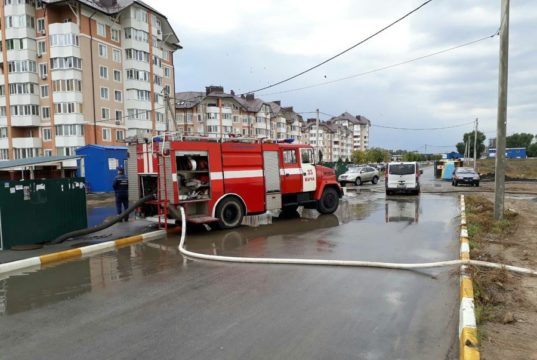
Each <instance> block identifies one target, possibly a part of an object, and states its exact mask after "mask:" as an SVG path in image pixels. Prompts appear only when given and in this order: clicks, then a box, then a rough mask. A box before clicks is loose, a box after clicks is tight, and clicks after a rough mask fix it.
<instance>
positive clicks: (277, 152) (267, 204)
mask: <svg viewBox="0 0 537 360" xmlns="http://www.w3.org/2000/svg"><path fill="white" fill-rule="evenodd" d="M128 175H129V200H131V201H137V200H138V199H140V198H141V197H144V196H146V195H148V194H151V193H155V194H156V197H157V198H156V199H155V200H154V201H150V202H149V203H148V204H147V205H146V206H145V207H144V210H143V212H144V215H145V216H150V217H152V219H155V218H158V219H159V220H158V221H159V222H162V221H165V222H166V224H167V223H168V221H169V220H168V219H167V218H168V214H169V212H168V210H167V209H170V206H171V207H175V208H177V206H178V205H181V206H183V207H184V209H185V212H186V216H187V221H189V222H193V223H216V224H217V225H218V226H219V227H220V228H233V227H236V226H239V225H240V224H241V222H242V218H243V216H245V215H256V214H262V213H265V212H266V211H267V210H276V209H281V210H282V211H284V212H285V211H294V210H296V208H297V207H298V206H300V205H302V206H305V207H307V208H314V209H317V210H318V211H319V212H321V213H323V214H331V213H333V212H335V211H336V210H337V208H338V205H339V198H340V197H341V196H342V193H343V192H342V190H341V187H340V186H339V184H338V182H337V179H336V175H335V171H334V170H333V169H330V168H327V167H324V166H321V165H317V164H315V157H314V149H313V148H312V147H311V146H309V145H297V144H289V143H271V142H267V141H260V140H248V139H243V138H229V139H214V140H213V139H210V138H196V137H178V136H173V135H163V136H160V137H155V138H153V139H151V140H146V141H145V142H143V143H135V144H130V145H129V161H128ZM172 210H173V209H172ZM170 212H171V213H172V214H173V211H170ZM172 222H173V220H172Z"/></svg>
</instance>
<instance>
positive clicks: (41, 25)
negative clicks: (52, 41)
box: [37, 18, 45, 34]
mask: <svg viewBox="0 0 537 360" xmlns="http://www.w3.org/2000/svg"><path fill="white" fill-rule="evenodd" d="M37 32H38V33H40V34H44V33H45V18H39V19H37Z"/></svg>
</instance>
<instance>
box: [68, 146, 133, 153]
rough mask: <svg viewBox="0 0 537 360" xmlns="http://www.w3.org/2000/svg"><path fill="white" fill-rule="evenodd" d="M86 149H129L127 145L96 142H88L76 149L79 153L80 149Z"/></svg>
mask: <svg viewBox="0 0 537 360" xmlns="http://www.w3.org/2000/svg"><path fill="white" fill-rule="evenodd" d="M84 149H97V150H127V147H126V146H114V145H95V144H88V145H84V146H81V147H79V148H78V149H76V152H77V153H78V152H79V151H80V150H84Z"/></svg>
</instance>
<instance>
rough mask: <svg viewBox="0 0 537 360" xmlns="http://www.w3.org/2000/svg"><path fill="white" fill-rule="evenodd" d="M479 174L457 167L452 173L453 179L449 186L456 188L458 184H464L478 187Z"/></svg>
mask: <svg viewBox="0 0 537 360" xmlns="http://www.w3.org/2000/svg"><path fill="white" fill-rule="evenodd" d="M479 180H480V177H479V174H478V173H477V172H476V171H475V170H474V169H473V168H470V167H459V168H456V169H455V171H453V178H452V180H451V185H453V186H458V185H459V184H466V185H472V186H479Z"/></svg>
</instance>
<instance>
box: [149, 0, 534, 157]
mask: <svg viewBox="0 0 537 360" xmlns="http://www.w3.org/2000/svg"><path fill="white" fill-rule="evenodd" d="M148 3H149V4H150V5H151V6H154V7H155V8H157V9H158V10H160V11H161V12H163V13H164V14H173V16H172V15H169V16H168V18H169V20H170V21H171V23H172V26H173V27H174V29H175V30H176V32H177V34H178V36H179V37H180V39H181V42H182V45H183V46H184V49H183V50H180V51H178V52H177V53H176V55H175V58H174V59H175V65H176V88H177V90H178V91H185V90H201V89H203V88H204V87H205V86H206V85H209V84H219V85H223V86H224V87H225V88H226V90H230V89H234V90H235V91H238V92H244V91H248V90H252V89H256V88H260V87H263V86H266V85H269V84H271V83H274V82H276V81H279V80H282V79H283V78H286V77H288V76H290V75H293V74H296V73H298V72H300V71H303V70H304V69H306V68H308V67H310V66H313V65H315V64H317V63H319V62H321V61H323V60H325V59H327V58H328V57H330V56H332V55H334V54H336V53H338V52H340V51H342V50H343V49H346V48H348V47H349V46H351V45H353V44H355V43H356V42H358V41H359V40H361V39H363V38H365V37H366V36H368V35H370V34H372V33H373V32H375V31H377V30H378V29H380V28H382V27H383V26H385V25H387V24H389V23H390V22H392V21H393V20H395V19H397V18H398V17H400V16H402V15H403V14H404V13H406V12H408V11H409V10H411V9H413V8H414V7H416V6H418V5H419V4H420V3H421V2H420V1H414V0H406V1H397V0H384V1H381V2H371V1H360V2H357V1H351V0H341V1H340V0H333V1H331V2H329V3H326V2H321V3H319V2H311V1H305V0H288V1H284V0H274V1H268V0H263V1H256V2H255V3H252V2H249V1H246V0H236V1H233V2H228V3H223V2H219V1H209V0H207V1H203V2H187V3H183V2H172V1H164V0H152V1H151V0H149V1H148ZM536 20H537V8H536V7H535V6H534V1H532V0H517V1H516V2H512V3H511V14H510V58H509V71H510V72H509V96H508V101H509V104H508V125H507V126H508V132H510V133H512V132H521V131H524V132H530V133H537V122H536V121H535V120H536V119H535V117H536V110H537V109H536V107H537V106H536V105H535V104H537V91H535V90H537V70H536V67H535V64H536V63H537V51H536V50H537V43H536V42H535V41H534V40H533V39H534V38H535V36H536V35H537V26H536V25H535V24H537V21H536ZM499 23H500V3H499V2H498V1H494V2H490V1H488V0H460V1H456V2H454V1H433V2H431V3H430V4H428V5H426V6H425V7H423V8H422V9H421V10H420V11H418V12H417V13H415V14H413V15H411V16H409V17H408V18H407V19H405V20H403V21H402V22H401V23H399V24H397V25H395V26H394V27H393V28H391V29H388V30H387V31H386V32H384V33H382V34H380V35H379V36H377V37H375V38H373V39H372V40H370V41H368V42H366V43H365V44H363V45H361V46H359V47H357V48H355V49H353V50H351V51H349V52H348V53H346V54H344V55H343V56H341V57H339V58H337V59H336V60H334V61H332V62H330V63H328V64H326V65H324V66H322V67H321V68H319V69H316V70H314V71H312V72H310V73H308V74H306V75H304V76H302V77H300V78H298V79H295V80H293V81H290V82H288V83H286V84H282V85H281V86H278V87H275V88H272V89H270V90H267V91H265V93H268V92H272V93H273V92H278V91H282V90H288V89H294V88H299V87H304V86H307V85H311V84H318V83H321V82H324V81H331V80H335V79H338V78H341V77H347V76H350V75H353V74H359V73H362V72H366V71H369V70H373V69H377V68H380V67H383V66H387V65H390V64H395V63H398V62H401V61H405V60H408V59H412V58H415V57H418V56H423V55H425V54H430V53H433V52H436V51H439V50H442V49H446V48H449V47H452V46H456V45H459V44H463V43H465V42H469V41H472V40H476V39H479V38H482V37H485V36H488V35H492V34H493V33H494V32H495V31H496V30H497V29H498V26H499ZM498 57H499V39H498V37H495V38H492V39H487V40H483V41H481V42H479V43H477V44H474V45H471V46H467V47H464V48H460V49H457V50H453V51H450V52H447V53H444V54H439V55H436V56H434V57H430V58H427V59H423V60H420V61H415V62H412V63H409V64H406V65H401V66H398V67H394V68H391V69H387V70H383V71H379V72H374V73H371V74H367V75H363V76H359V77H355V78H351V79H348V80H345V81H339V82H336V83H333V84H328V85H325V86H319V87H314V88H311V89H304V90H301V91H294V92H289V93H284V94H274V95H267V96H263V97H262V98H264V99H266V100H281V101H282V103H283V104H285V105H292V106H294V107H295V109H299V110H301V111H312V110H314V109H316V108H319V109H321V110H322V111H323V112H326V113H330V114H340V113H342V112H344V111H349V112H351V113H353V114H361V115H365V116H366V117H368V118H370V119H371V121H372V122H373V124H379V125H386V126H407V127H429V126H432V125H434V126H435V127H436V126H437V125H451V124H460V123H464V122H467V121H472V120H473V119H475V118H476V117H477V118H479V119H480V127H481V126H482V127H483V130H484V131H485V133H486V134H487V136H490V135H492V136H494V134H495V129H496V112H497V93H498V68H499V65H498ZM471 129H472V127H471V126H469V127H467V128H466V127H464V128H456V129H449V130H446V131H436V132H433V131H426V132H401V131H394V130H389V129H381V128H373V129H372V131H371V144H372V145H374V146H381V147H385V148H406V149H414V148H416V147H419V146H423V144H429V145H431V147H432V145H446V143H447V145H449V144H455V143H457V142H458V141H460V139H461V138H462V134H463V133H464V132H467V131H470V130H471Z"/></svg>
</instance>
